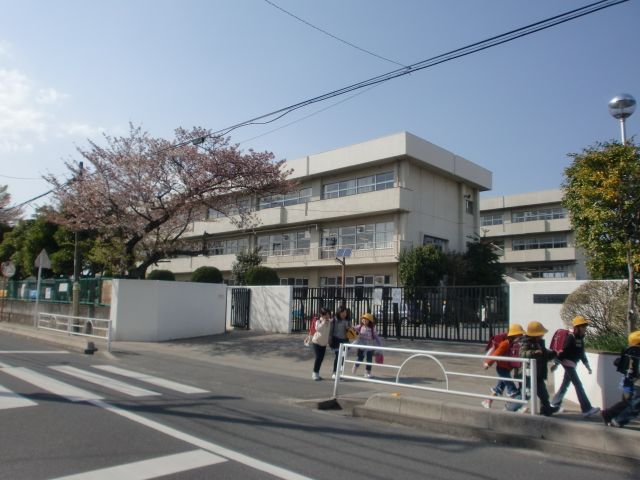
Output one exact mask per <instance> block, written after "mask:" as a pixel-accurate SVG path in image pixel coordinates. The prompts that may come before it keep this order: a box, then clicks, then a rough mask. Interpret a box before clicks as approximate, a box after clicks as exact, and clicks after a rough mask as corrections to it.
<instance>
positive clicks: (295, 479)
mask: <svg viewBox="0 0 640 480" xmlns="http://www.w3.org/2000/svg"><path fill="white" fill-rule="evenodd" d="M89 403H91V404H92V405H95V406H96V407H100V408H104V409H105V410H108V411H110V412H112V413H115V414H116V415H120V416H122V417H124V418H128V419H129V420H131V421H133V422H136V423H139V424H141V425H144V426H146V427H148V428H151V429H153V430H155V431H157V432H161V433H164V434H165V435H169V436H170V437H173V438H176V439H178V440H181V441H183V442H186V443H190V444H191V445H193V446H195V447H198V448H201V449H202V450H206V451H208V452H211V453H214V454H216V455H220V456H221V457H225V458H228V459H229V460H233V461H235V462H238V463H242V464H243V465H246V466H248V467H251V468H255V469H256V470H260V471H261V472H265V473H268V474H270V475H273V476H274V477H278V478H282V479H283V480H311V479H310V477H305V476H304V475H300V474H298V473H295V472H292V471H290V470H286V469H284V468H281V467H277V466H275V465H271V464H270V463H267V462H263V461H260V460H256V459H255V458H252V457H249V456H247V455H244V454H242V453H238V452H234V451H233V450H229V449H227V448H225V447H221V446H220V445H216V444H215V443H211V442H209V441H207V440H203V439H201V438H198V437H194V436H193V435H190V434H188V433H184V432H181V431H180V430H176V429H175V428H172V427H169V426H167V425H163V424H162V423H160V422H156V421H155V420H150V419H148V418H145V417H143V416H141V415H138V414H136V413H133V412H129V411H128V410H123V409H121V408H118V407H114V406H113V405H110V404H108V403H106V402H103V401H101V400H91V401H90V402H89Z"/></svg>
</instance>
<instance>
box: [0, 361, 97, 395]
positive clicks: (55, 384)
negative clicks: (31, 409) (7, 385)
mask: <svg viewBox="0 0 640 480" xmlns="http://www.w3.org/2000/svg"><path fill="white" fill-rule="evenodd" d="M2 372H3V373H7V374H9V375H11V376H13V377H15V378H18V379H20V380H22V381H24V382H27V383H30V384H31V385H35V386H36V387H39V388H41V389H43V390H46V391H47V392H50V393H53V394H54V395H59V396H61V397H64V398H66V399H67V400H71V401H72V402H86V401H88V400H101V399H102V397H101V396H100V395H97V394H95V393H93V392H89V391H88V390H83V389H81V388H78V387H74V386H73V385H69V384H68V383H64V382H60V381H58V380H56V379H54V378H51V377H47V376H46V375H42V374H41V373H37V372H34V371H33V370H29V369H28V368H24V367H5V368H3V369H2Z"/></svg>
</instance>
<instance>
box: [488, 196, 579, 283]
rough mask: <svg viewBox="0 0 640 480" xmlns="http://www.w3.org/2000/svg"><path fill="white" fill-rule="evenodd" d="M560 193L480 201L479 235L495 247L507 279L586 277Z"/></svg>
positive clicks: (575, 278) (572, 278)
mask: <svg viewBox="0 0 640 480" xmlns="http://www.w3.org/2000/svg"><path fill="white" fill-rule="evenodd" d="M561 202H562V191H561V190H560V189H555V190H545V191H542V192H533V193H523V194H518V195H509V196H503V197H491V198H483V199H482V200H481V201H480V235H481V236H483V237H485V238H488V239H489V240H490V241H491V243H492V244H493V245H495V247H496V252H498V254H499V255H500V257H501V259H502V262H503V263H504V264H505V266H506V273H507V277H508V278H507V279H508V280H529V279H536V280H539V279H554V280H557V279H571V280H583V279H587V278H588V272H587V269H586V266H585V261H584V257H583V254H582V251H581V250H580V249H576V247H575V234H574V232H573V230H572V228H571V222H570V220H569V214H568V212H567V210H566V209H565V208H564V207H563V206H562V204H561Z"/></svg>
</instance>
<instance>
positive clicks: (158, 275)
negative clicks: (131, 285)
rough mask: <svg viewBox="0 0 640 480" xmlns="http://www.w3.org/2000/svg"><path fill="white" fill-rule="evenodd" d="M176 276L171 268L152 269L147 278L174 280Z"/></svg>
mask: <svg viewBox="0 0 640 480" xmlns="http://www.w3.org/2000/svg"><path fill="white" fill-rule="evenodd" d="M175 279H176V276H175V275H174V274H173V272H172V271H171V270H153V271H152V272H150V273H149V274H148V275H147V280H175Z"/></svg>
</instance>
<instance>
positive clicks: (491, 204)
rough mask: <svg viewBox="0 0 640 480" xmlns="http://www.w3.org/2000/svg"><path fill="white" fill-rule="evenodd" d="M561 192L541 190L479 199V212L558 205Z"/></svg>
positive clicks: (558, 190) (557, 189)
mask: <svg viewBox="0 0 640 480" xmlns="http://www.w3.org/2000/svg"><path fill="white" fill-rule="evenodd" d="M562 196H563V192H562V190H561V189H559V188H555V189H551V190H542V191H540V192H529V193H518V194H515V195H503V196H499V197H488V198H481V199H480V210H481V211H488V210H501V209H505V208H518V207H529V206H532V205H547V204H552V203H560V202H561V201H562Z"/></svg>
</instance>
